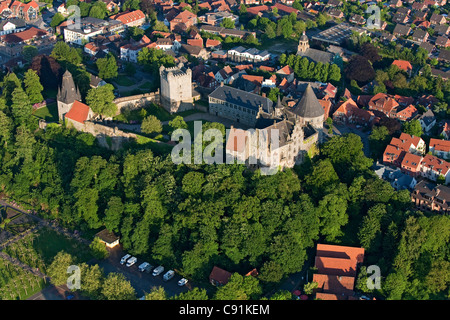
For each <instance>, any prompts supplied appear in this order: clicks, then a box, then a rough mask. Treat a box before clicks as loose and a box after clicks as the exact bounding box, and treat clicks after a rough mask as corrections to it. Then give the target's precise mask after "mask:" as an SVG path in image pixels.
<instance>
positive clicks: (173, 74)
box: [159, 63, 193, 113]
mask: <svg viewBox="0 0 450 320" xmlns="http://www.w3.org/2000/svg"><path fill="white" fill-rule="evenodd" d="M159 75H160V79H161V104H162V106H163V107H164V108H165V109H166V110H167V111H168V112H170V113H175V112H180V111H185V110H189V109H192V108H193V96H192V70H191V69H189V68H185V67H184V65H183V64H182V63H179V64H178V65H177V66H175V67H171V68H166V67H164V66H161V67H160V69H159Z"/></svg>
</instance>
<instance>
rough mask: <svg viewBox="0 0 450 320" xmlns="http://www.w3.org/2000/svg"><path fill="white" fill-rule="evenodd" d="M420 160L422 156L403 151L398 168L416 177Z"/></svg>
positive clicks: (418, 172)
mask: <svg viewBox="0 0 450 320" xmlns="http://www.w3.org/2000/svg"><path fill="white" fill-rule="evenodd" d="M421 161H422V156H419V155H417V154H413V153H409V152H405V154H404V156H403V158H402V162H401V163H400V168H401V170H402V172H404V173H406V174H408V175H410V176H411V177H417V176H419V175H420V163H421Z"/></svg>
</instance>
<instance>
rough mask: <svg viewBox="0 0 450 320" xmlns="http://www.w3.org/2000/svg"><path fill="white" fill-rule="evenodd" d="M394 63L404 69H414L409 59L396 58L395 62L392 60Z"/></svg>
mask: <svg viewBox="0 0 450 320" xmlns="http://www.w3.org/2000/svg"><path fill="white" fill-rule="evenodd" d="M392 64H393V65H394V66H397V67H399V69H400V70H403V71H410V70H412V65H411V63H410V62H409V61H406V60H394V62H392Z"/></svg>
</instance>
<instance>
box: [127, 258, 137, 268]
mask: <svg viewBox="0 0 450 320" xmlns="http://www.w3.org/2000/svg"><path fill="white" fill-rule="evenodd" d="M136 261H137V258H136V257H131V258H130V259H128V261H127V267H131V266H132V265H133V264H135V263H136Z"/></svg>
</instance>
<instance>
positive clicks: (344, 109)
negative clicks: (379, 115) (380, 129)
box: [333, 98, 375, 126]
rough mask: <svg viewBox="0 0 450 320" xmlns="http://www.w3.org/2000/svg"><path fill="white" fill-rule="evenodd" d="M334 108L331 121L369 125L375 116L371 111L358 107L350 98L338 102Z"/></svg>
mask: <svg viewBox="0 0 450 320" xmlns="http://www.w3.org/2000/svg"><path fill="white" fill-rule="evenodd" d="M336 108H337V109H336V111H335V112H334V113H333V121H334V122H336V123H342V124H358V125H362V126H369V125H370V124H371V122H372V121H373V119H374V118H375V116H374V114H373V112H371V111H368V110H364V109H361V108H359V107H358V105H357V104H356V102H355V101H354V100H353V99H352V98H349V99H347V100H346V101H343V102H340V103H338V104H337V105H336Z"/></svg>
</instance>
